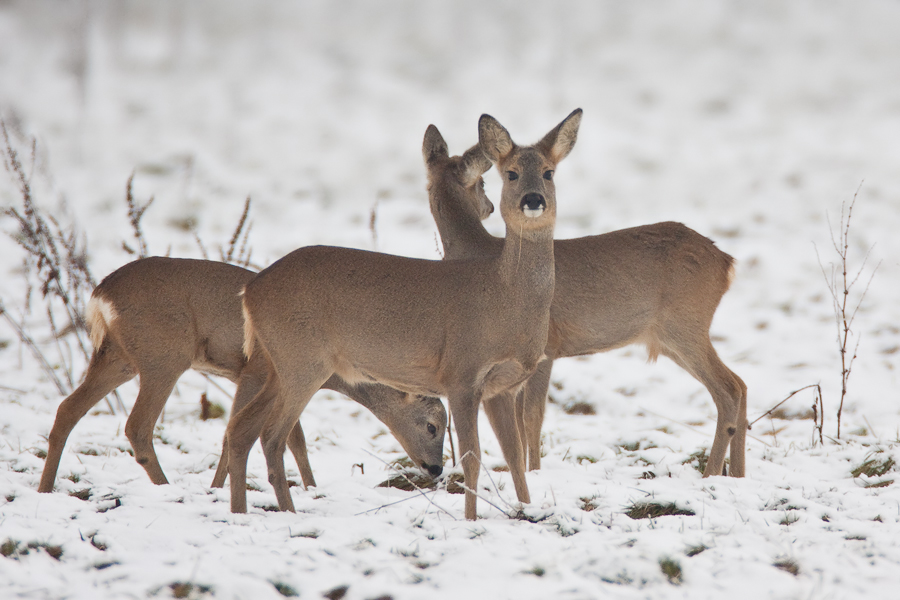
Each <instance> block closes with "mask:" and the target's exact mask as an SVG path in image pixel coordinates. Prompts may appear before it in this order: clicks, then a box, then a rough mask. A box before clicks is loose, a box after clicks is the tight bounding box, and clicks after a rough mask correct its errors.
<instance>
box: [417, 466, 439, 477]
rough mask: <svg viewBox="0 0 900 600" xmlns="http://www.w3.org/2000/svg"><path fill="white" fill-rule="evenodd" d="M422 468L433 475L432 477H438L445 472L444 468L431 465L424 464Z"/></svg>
mask: <svg viewBox="0 0 900 600" xmlns="http://www.w3.org/2000/svg"><path fill="white" fill-rule="evenodd" d="M422 468H423V469H425V470H426V471H428V472H429V473H431V476H432V477H437V476H439V475H440V474H441V473H443V472H444V467H442V466H441V465H429V464H427V463H422Z"/></svg>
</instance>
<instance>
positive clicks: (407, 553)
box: [391, 548, 419, 558]
mask: <svg viewBox="0 0 900 600" xmlns="http://www.w3.org/2000/svg"><path fill="white" fill-rule="evenodd" d="M391 552H393V553H394V554H396V555H397V556H402V557H403V558H419V549H418V548H413V549H411V550H403V549H401V548H394V549H393V550H391Z"/></svg>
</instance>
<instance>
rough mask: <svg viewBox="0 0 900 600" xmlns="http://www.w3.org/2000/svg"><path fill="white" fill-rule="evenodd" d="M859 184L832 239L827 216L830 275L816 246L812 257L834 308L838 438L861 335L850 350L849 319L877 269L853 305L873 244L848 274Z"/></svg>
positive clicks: (858, 305)
mask: <svg viewBox="0 0 900 600" xmlns="http://www.w3.org/2000/svg"><path fill="white" fill-rule="evenodd" d="M860 188H862V183H860V184H859V187H858V188H857V189H856V192H855V193H854V194H853V200H852V201H851V202H850V206H849V207H847V206H846V202H842V203H841V223H840V227H839V229H838V238H837V239H835V237H834V230H833V228H832V227H831V220H830V219H829V221H828V225H829V229H831V243H832V245H833V246H834V250H835V252H836V253H837V255H838V257H839V259H840V262H839V264H837V265H835V264H832V265H831V274H830V276H829V274H828V272H827V271H826V270H825V266H824V265H823V264H822V259H821V258H820V257H819V251H818V249H816V257H817V258H818V260H819V267H820V268H821V269H822V275H823V277H824V278H825V283H826V284H827V285H828V291H829V292H830V293H831V298H832V302H833V308H834V318H835V325H836V326H837V344H838V350H839V352H840V355H841V402H840V405H839V406H838V410H837V439H841V413H842V412H843V410H844V400H845V399H846V397H847V386H848V382H849V380H850V373H851V371H852V370H853V362H854V361H855V360H856V355H857V354H856V353H857V350H858V349H859V342H860V339H861V337H862V336H861V335H856V336H855V337H856V343H855V344H854V345H853V350H852V354H851V353H850V344H851V336H852V326H853V321H854V320H855V319H856V313H857V312H859V307H860V306H862V303H863V300H865V298H866V294H867V293H868V291H869V286H870V285H871V284H872V279H873V278H874V277H875V272H876V271H877V270H878V267H879V265H880V264H881V263H880V262H879V263H878V264H877V265H875V268H874V269H872V274H871V275H870V276H869V280H868V281H867V282H866V286H865V288H864V289H863V291H862V293H861V294H860V295H859V299H858V300H857V301H856V304H855V305H853V304H852V303H851V300H850V292H851V290H852V289H853V288H854V287H855V286H856V284H857V283H858V282H859V278H860V276H862V274H863V271H864V270H865V268H866V264H867V263H868V260H869V255H870V254H871V253H872V248H874V246H871V247H870V248H869V249H868V251H867V252H866V256H865V258H864V259H863V261H862V264H861V265H860V267H859V269H858V270H857V271H856V274H855V275H852V276H851V275H850V274H849V273H848V268H849V267H848V265H847V259H848V254H849V247H850V220H851V218H852V216H853V207H854V206H855V205H856V198H857V196H858V195H859V190H860ZM848 355H849V356H848Z"/></svg>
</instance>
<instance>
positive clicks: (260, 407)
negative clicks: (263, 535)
mask: <svg viewBox="0 0 900 600" xmlns="http://www.w3.org/2000/svg"><path fill="white" fill-rule="evenodd" d="M580 121H581V110H580V109H579V110H576V111H574V112H573V113H572V114H570V115H569V116H568V117H567V118H566V119H565V120H563V121H562V122H561V123H560V124H559V125H558V126H557V127H555V128H554V129H553V130H552V131H550V132H549V133H548V134H547V135H546V136H545V137H544V138H543V139H542V140H541V141H540V142H538V143H537V144H535V145H533V146H517V145H516V144H514V143H513V141H512V138H511V137H510V135H509V133H508V132H507V131H506V129H504V128H503V126H502V125H500V123H498V122H497V121H496V120H495V119H494V118H492V117H490V116H488V115H482V117H481V119H480V121H479V145H478V146H477V147H475V148H472V149H470V150H469V151H468V152H466V153H465V154H463V155H462V156H459V157H450V156H449V153H448V151H447V145H446V143H445V142H444V140H443V138H442V137H441V135H440V133H439V132H438V130H437V129H436V128H435V127H434V126H430V127H429V128H428V130H427V131H426V133H425V139H424V143H423V155H424V158H425V165H426V169H427V171H428V193H429V196H432V197H433V196H435V195H438V196H442V195H450V196H458V197H460V198H465V197H469V196H472V195H477V194H478V192H480V188H481V184H482V182H481V175H482V173H484V172H485V171H487V170H488V169H489V168H490V166H491V162H494V163H495V164H497V165H498V168H499V169H500V172H501V173H503V174H504V186H503V194H502V197H501V201H500V212H501V214H502V216H503V219H504V221H505V223H506V239H505V240H504V241H503V245H502V248H501V249H500V252H499V253H497V254H496V255H493V256H489V257H479V258H475V259H471V260H460V261H429V260H418V259H411V258H404V257H398V256H391V255H386V254H379V253H375V252H365V251H361V250H353V249H347V248H332V247H323V246H316V247H308V248H301V249H299V250H295V251H294V252H292V253H290V254H288V255H287V256H285V257H284V258H282V259H281V260H279V261H277V262H275V263H274V264H272V265H271V266H270V267H269V268H267V269H265V270H264V271H262V272H261V273H260V274H259V275H258V276H257V277H256V278H255V279H253V281H251V282H250V283H249V284H248V285H247V287H246V288H245V289H244V296H243V309H244V324H245V335H244V339H245V344H246V347H245V351H246V354H247V355H248V356H251V357H254V356H260V355H262V356H264V357H265V360H266V363H267V371H268V378H267V379H266V383H265V386H264V387H263V389H262V390H261V391H260V392H259V394H258V395H257V396H256V397H255V398H254V399H253V400H252V401H251V402H250V403H249V404H248V405H247V406H246V407H245V408H244V409H243V410H241V411H239V412H237V413H235V414H234V415H233V416H232V418H231V420H230V422H229V424H228V431H227V434H226V435H227V438H228V441H229V451H230V456H229V461H228V465H229V476H230V478H231V494H232V496H231V510H232V512H246V509H247V507H246V486H245V483H244V482H245V480H246V464H247V456H248V454H249V451H250V448H251V447H252V445H253V444H254V443H255V441H256V439H257V438H258V437H261V438H262V445H263V453H264V455H265V458H266V463H267V465H268V473H269V482H270V483H271V484H272V486H273V487H274V488H275V495H276V498H277V500H278V506H279V507H280V508H281V509H282V510H287V511H293V509H294V505H293V501H292V500H291V496H290V491H289V489H288V485H287V481H286V478H285V475H284V459H283V454H284V448H285V443H286V441H287V439H288V435H289V433H290V431H291V428H292V427H293V425H294V423H296V421H297V419H298V417H299V416H300V414H301V412H302V411H303V409H304V407H305V406H306V403H307V402H308V401H309V399H310V397H311V396H312V394H313V393H314V392H315V390H317V389H318V388H319V387H320V386H321V385H322V383H323V382H325V381H327V380H328V379H329V378H330V377H333V376H334V375H336V374H337V375H340V376H341V377H342V378H344V380H346V381H348V382H358V381H378V382H381V383H384V384H386V385H389V386H391V387H395V388H398V389H401V390H405V391H408V392H410V393H415V394H428V395H439V396H446V397H447V399H448V404H449V407H450V413H451V415H452V416H453V419H454V422H455V423H456V430H457V433H458V437H459V446H460V456H461V457H462V458H461V461H462V465H463V472H464V476H465V484H466V487H467V490H466V497H465V516H466V518H467V519H474V518H476V497H475V495H474V492H475V490H477V482H478V470H479V465H480V459H481V450H480V446H479V442H478V422H477V417H478V408H479V406H480V405H481V404H482V403H483V404H484V408H485V412H486V414H487V416H488V420H489V421H490V423H491V426H492V428H493V430H494V433H495V434H496V435H497V438H498V441H499V442H500V447H501V449H502V450H503V455H504V458H505V459H506V462H507V464H508V465H509V469H510V473H511V475H512V479H513V483H514V486H515V490H516V495H517V497H518V499H519V501H521V502H525V503H527V502H530V497H529V493H528V487H527V484H526V481H525V461H524V457H523V453H522V443H521V440H520V437H519V433H518V430H517V425H516V418H515V415H514V412H515V397H516V394H517V393H518V392H519V390H520V388H521V386H522V383H523V382H524V381H525V380H526V379H527V378H528V377H529V376H531V375H532V374H533V373H534V371H535V369H536V368H537V365H538V363H539V362H540V361H541V359H542V358H543V356H544V349H545V347H546V345H547V331H548V323H549V311H550V302H551V300H552V298H553V284H554V268H553V229H554V225H555V221H556V192H555V187H554V183H553V170H554V169H555V168H556V165H557V163H558V162H559V161H561V160H562V159H563V158H565V157H566V156H567V155H568V154H569V152H570V151H571V149H572V147H573V145H574V144H575V140H576V135H577V132H578V125H579V123H580ZM489 159H490V160H489Z"/></svg>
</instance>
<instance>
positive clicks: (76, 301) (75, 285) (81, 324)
mask: <svg viewBox="0 0 900 600" xmlns="http://www.w3.org/2000/svg"><path fill="white" fill-rule="evenodd" d="M0 134H2V137H3V146H2V151H3V163H4V166H5V167H6V170H7V171H8V172H9V173H10V175H11V176H12V178H13V180H14V182H15V184H16V187H17V189H18V193H19V197H20V198H21V202H22V204H21V207H10V208H6V209H4V211H3V214H4V215H6V216H8V217H11V218H12V219H13V220H14V221H15V223H16V228H17V230H16V231H15V232H14V233H10V234H9V235H10V237H12V239H13V240H14V241H15V242H16V243H17V244H19V246H21V247H22V249H24V250H25V256H24V258H23V275H24V277H25V300H24V310H23V312H22V314H21V316H20V318H19V319H18V320H17V319H16V318H14V317H13V315H12V314H11V313H10V312H9V310H8V309H7V308H6V306H5V305H4V304H3V303H2V301H0V314H2V315H3V317H4V319H5V320H6V322H7V323H8V324H9V325H10V327H12V329H13V330H14V331H15V332H16V335H17V336H18V338H19V340H20V341H21V342H22V343H23V344H24V345H25V346H26V347H27V348H28V349H29V351H30V352H31V353H32V355H33V356H34V357H35V359H36V360H37V361H38V363H39V364H40V366H41V369H42V370H43V371H44V373H45V374H46V375H47V377H48V378H49V379H50V381H51V382H53V384H54V385H55V386H56V388H57V390H58V391H59V393H61V394H68V393H69V392H71V391H72V390H73V389H74V387H75V377H74V368H75V365H74V356H73V355H74V354H78V353H80V355H81V357H82V358H83V359H84V360H85V361H88V360H90V356H91V346H90V343H89V342H88V330H87V324H86V323H85V321H84V308H85V305H86V303H87V300H88V298H89V297H90V294H91V291H92V290H93V288H94V286H95V285H96V283H95V281H94V278H93V276H92V275H91V272H90V268H89V266H88V260H87V250H86V242H85V240H84V236H83V235H82V234H80V233H79V232H77V229H76V227H75V226H74V225H72V226H69V227H64V226H63V225H61V224H60V222H59V221H58V220H57V219H56V218H55V217H53V216H45V215H44V213H43V212H42V211H41V209H40V208H39V207H38V206H37V204H36V203H35V201H34V195H33V192H32V185H31V178H30V176H29V175H28V174H27V173H26V169H25V166H24V165H23V162H22V160H21V159H20V157H19V153H18V151H17V150H16V149H15V148H14V147H13V143H12V140H11V139H10V136H9V131H8V129H7V127H6V123H5V122H4V121H3V120H0ZM36 153H37V144H36V142H35V141H34V140H32V143H31V162H32V167H33V166H34V163H35V162H36ZM35 289H37V290H39V292H40V297H41V299H42V300H43V303H44V306H43V309H44V312H45V317H46V325H47V326H48V327H49V330H50V340H51V344H50V346H49V347H48V344H44V343H41V342H39V341H38V340H36V339H35V336H34V334H33V332H31V331H29V327H28V326H27V325H26V324H25V319H26V317H27V316H28V315H29V314H30V313H31V310H32V295H33V293H34V290H35ZM51 348H52V349H53V351H54V356H53V357H52V358H49V357H48V356H47V352H48V351H49V350H50V349H51ZM108 404H109V408H110V410H113V407H112V404H111V403H108ZM119 404H120V406H121V400H120V401H119Z"/></svg>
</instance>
